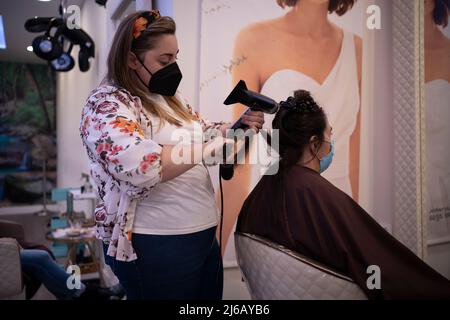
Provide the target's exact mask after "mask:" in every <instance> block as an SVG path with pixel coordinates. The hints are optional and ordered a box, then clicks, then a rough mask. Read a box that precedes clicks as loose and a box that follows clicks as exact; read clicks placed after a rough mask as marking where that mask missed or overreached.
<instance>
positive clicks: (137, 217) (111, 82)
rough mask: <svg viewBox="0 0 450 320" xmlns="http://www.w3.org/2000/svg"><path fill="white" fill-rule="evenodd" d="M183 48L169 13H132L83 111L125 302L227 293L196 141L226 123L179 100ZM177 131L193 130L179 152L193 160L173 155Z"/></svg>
mask: <svg viewBox="0 0 450 320" xmlns="http://www.w3.org/2000/svg"><path fill="white" fill-rule="evenodd" d="M177 54H178V44H177V38H176V37H175V22H174V21H173V20H172V19H171V18H170V17H161V16H160V15H159V12H158V11H155V10H152V11H144V12H137V13H134V14H131V15H129V16H127V17H126V18H125V19H124V20H123V21H122V23H121V24H120V25H119V27H118V29H117V32H116V34H115V36H114V39H113V41H112V46H111V50H110V52H109V56H108V73H107V76H106V78H105V79H104V81H103V82H102V84H101V85H100V86H99V87H98V88H96V89H94V90H93V91H92V93H91V95H90V96H89V97H88V99H87V103H86V105H85V107H84V109H83V113H82V119H81V124H80V131H81V138H82V140H83V143H84V146H85V147H86V150H87V153H88V156H89V160H90V161H89V162H90V168H91V175H92V178H93V179H94V181H95V183H96V185H97V187H98V195H99V202H98V205H97V207H96V210H95V220H96V226H97V237H98V238H99V239H102V240H103V243H104V250H105V251H104V252H105V259H106V263H107V264H108V265H109V266H111V268H112V270H113V271H114V273H115V274H116V275H117V277H118V278H119V280H120V282H121V284H122V285H123V287H124V288H125V290H126V294H127V299H221V298H222V288H223V269H222V259H221V255H220V252H219V248H218V243H217V240H216V237H215V234H216V227H217V224H218V219H219V212H218V209H217V207H216V204H215V203H216V202H215V197H214V189H213V187H212V184H211V181H210V177H209V173H208V170H207V167H206V166H205V165H204V161H203V160H204V158H202V153H201V152H194V145H196V147H198V146H200V148H202V149H203V150H206V149H208V146H210V145H211V144H214V141H217V139H210V140H209V141H207V137H208V136H209V131H210V130H213V129H218V130H220V131H219V132H220V134H222V135H224V134H225V130H226V129H227V127H228V125H229V124H226V123H223V122H221V123H210V122H207V121H205V120H203V119H201V118H200V117H199V115H198V114H197V113H195V112H194V111H193V110H192V108H191V107H190V106H189V105H187V104H186V102H185V101H184V100H183V99H182V98H181V96H180V95H179V93H178V91H177V88H178V84H179V82H180V80H181V77H182V76H181V72H180V70H179V68H178V65H177V63H176V61H175V60H176V59H177ZM243 122H244V123H246V124H247V125H248V126H249V127H250V128H251V129H254V130H255V131H258V130H259V129H260V128H261V127H262V124H263V122H264V119H263V115H262V113H260V112H250V113H248V114H247V115H244V116H243ZM195 128H201V130H200V139H198V135H197V136H196V135H195ZM177 129H183V132H189V133H193V137H194V138H193V140H192V148H191V147H189V148H183V149H182V152H181V153H183V159H185V158H184V156H186V155H187V156H189V157H188V158H191V159H193V161H185V163H179V161H175V160H174V159H175V158H176V157H173V154H175V153H176V154H177V155H179V154H178V153H179V150H178V149H177V150H178V151H177V152H174V153H173V154H172V150H174V151H175V148H176V146H175V144H176V143H177V142H178V139H177V141H174V132H176V130H177ZM197 132H198V131H197ZM175 136H176V135H175ZM186 153H188V154H186ZM191 156H192V157H191ZM186 162H187V163H186Z"/></svg>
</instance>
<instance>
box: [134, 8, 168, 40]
mask: <svg viewBox="0 0 450 320" xmlns="http://www.w3.org/2000/svg"><path fill="white" fill-rule="evenodd" d="M160 17H161V14H160V13H159V10H150V11H145V12H144V13H142V14H141V15H140V16H139V17H138V18H137V19H136V21H134V26H133V37H134V38H135V39H137V38H139V36H140V35H141V33H142V31H143V30H145V29H146V28H147V26H148V25H150V24H151V23H152V22H153V21H155V20H156V19H158V18H160Z"/></svg>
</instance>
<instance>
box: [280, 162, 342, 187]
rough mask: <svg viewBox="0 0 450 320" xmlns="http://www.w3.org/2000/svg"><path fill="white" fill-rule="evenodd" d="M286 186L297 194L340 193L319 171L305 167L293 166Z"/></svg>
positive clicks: (288, 173)
mask: <svg viewBox="0 0 450 320" xmlns="http://www.w3.org/2000/svg"><path fill="white" fill-rule="evenodd" d="M286 185H287V186H288V187H289V189H292V190H295V191H296V192H301V191H307V190H308V191H311V192H313V193H316V192H320V193H340V192H342V191H341V190H339V189H338V188H336V187H335V186H334V185H333V184H332V183H331V182H330V181H328V180H327V179H325V178H324V177H322V176H321V175H320V173H318V172H317V171H315V170H313V169H310V168H308V167H304V166H293V167H292V168H290V169H289V171H288V172H287V174H286Z"/></svg>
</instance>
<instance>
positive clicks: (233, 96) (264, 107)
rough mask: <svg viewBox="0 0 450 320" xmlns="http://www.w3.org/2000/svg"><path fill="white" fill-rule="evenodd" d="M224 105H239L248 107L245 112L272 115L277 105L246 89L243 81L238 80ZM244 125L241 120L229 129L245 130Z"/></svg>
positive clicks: (273, 101) (276, 109)
mask: <svg viewBox="0 0 450 320" xmlns="http://www.w3.org/2000/svg"><path fill="white" fill-rule="evenodd" d="M223 103H224V104H226V105H230V104H234V103H241V104H243V105H246V106H247V107H249V108H248V109H247V110H246V111H245V112H248V111H249V110H253V111H262V112H264V113H270V114H273V113H275V112H277V111H278V109H279V107H280V106H279V104H278V103H277V102H276V101H275V100H273V99H271V98H269V97H266V96H265V95H262V94H260V93H257V92H254V91H251V90H248V89H247V85H246V84H245V81H244V80H240V81H239V82H238V84H237V85H236V86H235V87H234V89H233V91H231V93H230V94H229V96H228V97H227V98H226V99H225V101H224V102H223ZM245 127H246V125H245V124H242V123H241V119H239V120H238V121H236V123H235V124H234V125H233V126H232V127H231V129H238V128H245Z"/></svg>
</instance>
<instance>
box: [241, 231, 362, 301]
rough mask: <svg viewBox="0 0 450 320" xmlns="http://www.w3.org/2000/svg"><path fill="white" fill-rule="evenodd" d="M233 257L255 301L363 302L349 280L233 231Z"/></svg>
mask: <svg viewBox="0 0 450 320" xmlns="http://www.w3.org/2000/svg"><path fill="white" fill-rule="evenodd" d="M234 239H235V247H236V257H237V261H238V264H239V266H240V268H241V272H242V275H243V279H244V281H245V283H246V285H247V288H248V290H249V292H250V295H251V297H252V299H254V300H366V299H367V297H366V295H365V294H364V292H363V291H362V290H361V289H360V288H359V287H358V286H357V285H356V284H355V283H354V282H353V281H352V279H350V278H349V277H347V276H345V275H342V274H340V273H337V272H335V271H333V270H331V269H329V268H326V267H324V266H323V265H320V264H319V263H317V262H315V261H313V260H311V259H309V258H306V257H305V256H302V255H300V254H298V253H296V252H294V251H292V250H289V249H287V248H285V247H283V246H281V245H278V244H276V243H274V242H272V241H269V240H267V239H265V238H263V237H259V236H256V235H251V234H247V233H239V232H236V233H235V236H234Z"/></svg>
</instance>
